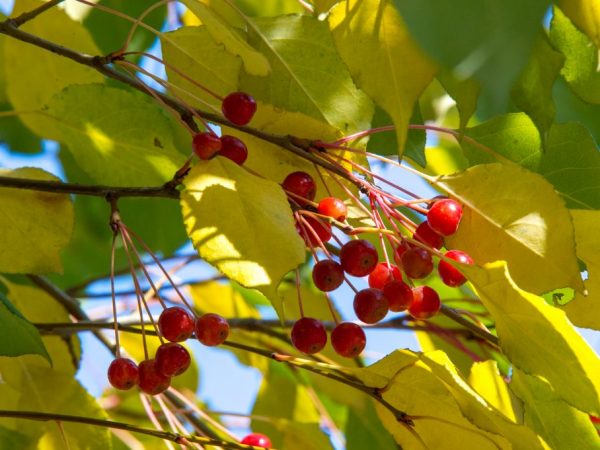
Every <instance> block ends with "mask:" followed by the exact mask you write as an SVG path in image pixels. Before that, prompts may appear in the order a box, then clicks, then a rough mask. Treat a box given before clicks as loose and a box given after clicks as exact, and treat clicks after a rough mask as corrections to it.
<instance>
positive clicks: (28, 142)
mask: <svg viewBox="0 0 600 450" xmlns="http://www.w3.org/2000/svg"><path fill="white" fill-rule="evenodd" d="M1 50H2V47H1V42H0V57H1V56H2V55H1ZM0 72H1V70H0ZM2 84H3V80H0V95H1V92H2V90H3V89H2ZM5 111H6V112H7V113H8V112H10V111H14V108H13V106H12V105H11V104H10V103H8V102H0V143H4V144H6V145H8V146H9V147H10V149H11V150H14V151H17V152H21V153H39V152H41V151H42V143H41V141H40V138H39V137H37V136H36V135H35V134H34V133H32V132H31V130H30V129H29V128H27V127H26V126H25V125H24V124H23V121H22V120H21V119H19V117H18V115H7V116H2V113H3V112H5Z"/></svg>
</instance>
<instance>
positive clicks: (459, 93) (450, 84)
mask: <svg viewBox="0 0 600 450" xmlns="http://www.w3.org/2000/svg"><path fill="white" fill-rule="evenodd" d="M437 79H438V80H439V82H440V83H441V84H442V86H444V89H446V92H448V95H450V97H452V98H453V99H454V101H455V102H456V109H458V113H459V114H460V129H461V130H464V128H465V127H466V126H467V124H468V123H469V119H470V118H471V116H473V114H475V111H476V110H477V100H478V99H479V94H480V92H481V84H480V83H479V82H478V81H477V80H474V79H472V78H468V79H459V78H458V77H457V75H456V74H454V73H453V72H452V71H451V70H449V69H447V68H442V69H440V71H439V73H438V74H437Z"/></svg>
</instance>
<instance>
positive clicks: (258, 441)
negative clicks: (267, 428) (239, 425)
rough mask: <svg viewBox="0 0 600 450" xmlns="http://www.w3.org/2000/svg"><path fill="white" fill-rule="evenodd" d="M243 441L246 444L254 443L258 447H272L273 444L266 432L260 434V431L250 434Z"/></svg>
mask: <svg viewBox="0 0 600 450" xmlns="http://www.w3.org/2000/svg"><path fill="white" fill-rule="evenodd" d="M241 443H242V444H246V445H254V446H256V447H264V448H271V445H272V444H271V440H270V439H269V438H268V437H267V436H265V435H264V434H260V433H252V434H249V435H248V436H246V437H245V438H244V439H242V441H241Z"/></svg>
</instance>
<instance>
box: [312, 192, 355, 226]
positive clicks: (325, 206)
mask: <svg viewBox="0 0 600 450" xmlns="http://www.w3.org/2000/svg"><path fill="white" fill-rule="evenodd" d="M317 210H318V211H319V214H323V215H324V216H328V217H332V218H334V219H335V220H337V221H339V222H343V221H344V220H346V215H347V214H348V208H347V207H346V204H345V203H344V202H343V201H341V200H340V199H339V198H335V197H326V198H324V199H323V200H321V201H320V202H319V207H318V208H317Z"/></svg>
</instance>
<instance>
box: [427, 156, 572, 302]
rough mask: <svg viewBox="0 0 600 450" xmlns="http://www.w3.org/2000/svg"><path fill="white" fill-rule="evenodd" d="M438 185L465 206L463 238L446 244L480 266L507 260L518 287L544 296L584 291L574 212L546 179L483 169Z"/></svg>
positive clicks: (515, 170)
mask: <svg viewBox="0 0 600 450" xmlns="http://www.w3.org/2000/svg"><path fill="white" fill-rule="evenodd" d="M434 184H436V185H438V186H440V187H441V188H442V189H444V190H445V191H447V192H448V193H449V194H450V195H451V196H452V197H454V198H456V199H457V200H458V201H460V202H461V203H462V204H463V205H464V206H465V208H464V209H465V211H464V215H463V218H462V222H461V226H460V227H459V229H458V232H457V233H456V234H455V235H454V236H452V237H450V238H448V239H447V240H446V244H448V245H449V246H450V247H451V248H459V249H461V250H464V251H466V252H467V253H469V254H470V255H471V257H472V258H473V260H474V261H475V262H476V263H478V264H483V263H486V262H492V261H497V260H504V261H506V262H507V264H508V267H509V268H510V272H511V274H512V276H513V278H514V280H515V282H516V283H517V284H518V285H519V286H521V287H522V288H523V289H525V290H527V291H530V292H534V293H536V294H541V293H544V292H548V291H551V290H553V289H556V288H561V287H566V286H570V287H573V288H574V289H576V290H580V291H582V290H583V282H582V280H581V276H580V274H579V268H578V265H577V259H576V256H575V239H574V233H573V224H572V223H571V217H570V216H569V211H568V210H567V209H566V208H565V205H564V202H563V200H562V199H561V198H560V197H559V195H558V194H557V193H556V191H555V190H554V188H553V187H552V185H551V184H550V183H549V182H548V181H546V180H545V179H544V178H543V177H542V176H541V175H538V174H535V173H532V172H529V171H527V170H526V169H523V168H522V167H520V166H517V165H512V164H511V165H507V164H499V163H495V164H482V165H478V166H475V167H472V168H470V169H468V170H466V171H464V172H461V173H458V174H454V175H448V176H442V177H439V178H437V179H436V180H435V181H434Z"/></svg>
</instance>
